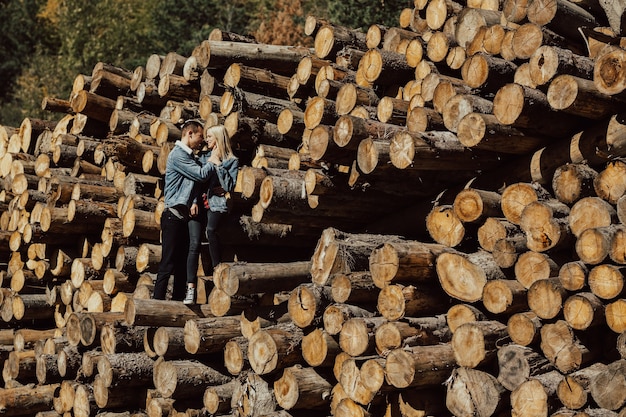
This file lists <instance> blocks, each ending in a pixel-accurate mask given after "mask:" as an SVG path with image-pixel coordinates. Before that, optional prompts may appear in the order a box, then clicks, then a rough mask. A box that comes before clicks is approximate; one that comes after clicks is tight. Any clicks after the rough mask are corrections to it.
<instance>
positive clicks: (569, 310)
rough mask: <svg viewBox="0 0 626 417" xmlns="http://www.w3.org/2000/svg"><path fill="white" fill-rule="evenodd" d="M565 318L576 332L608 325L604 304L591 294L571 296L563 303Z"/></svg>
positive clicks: (581, 293)
mask: <svg viewBox="0 0 626 417" xmlns="http://www.w3.org/2000/svg"><path fill="white" fill-rule="evenodd" d="M563 317H564V318H565V321H566V322H567V323H568V324H569V325H570V327H572V328H573V329H576V330H586V329H588V328H590V327H592V326H598V325H600V324H604V323H606V321H605V317H604V304H603V303H602V301H601V300H600V299H599V298H598V297H596V296H595V295H594V294H592V293H590V292H579V293H577V294H572V295H570V296H569V297H568V298H567V300H565V303H563Z"/></svg>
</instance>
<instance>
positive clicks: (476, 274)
mask: <svg viewBox="0 0 626 417" xmlns="http://www.w3.org/2000/svg"><path fill="white" fill-rule="evenodd" d="M436 268H437V275H438V277H439V283H440V284H441V287H442V288H443V290H444V291H445V292H446V293H447V294H448V295H450V296H451V297H453V298H456V299H457V300H460V301H464V302H470V303H471V302H474V301H478V300H480V298H481V297H482V293H483V288H484V286H485V284H486V283H487V281H488V280H492V279H497V278H504V274H503V273H502V271H501V270H500V269H499V268H498V267H497V266H496V265H495V263H494V261H493V256H492V255H491V254H490V253H488V252H485V251H479V252H476V253H474V254H470V255H464V254H461V253H442V254H441V255H439V256H438V257H437V265H436Z"/></svg>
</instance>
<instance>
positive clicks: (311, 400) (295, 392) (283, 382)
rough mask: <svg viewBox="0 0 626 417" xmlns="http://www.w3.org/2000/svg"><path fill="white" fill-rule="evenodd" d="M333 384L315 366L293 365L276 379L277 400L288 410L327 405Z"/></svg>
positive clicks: (316, 407) (317, 407)
mask: <svg viewBox="0 0 626 417" xmlns="http://www.w3.org/2000/svg"><path fill="white" fill-rule="evenodd" d="M331 388H332V386H331V384H330V383H329V382H328V381H327V380H326V379H324V378H323V377H322V376H321V375H319V374H318V373H317V372H315V370H314V369H313V368H303V367H301V366H297V365H296V366H292V367H289V368H286V369H285V370H284V371H283V374H282V376H281V377H280V378H279V379H277V380H276V381H274V392H275V393H276V402H277V403H278V405H280V406H281V407H283V408H284V409H286V410H292V409H319V408H322V407H327V406H328V403H329V397H330V392H331Z"/></svg>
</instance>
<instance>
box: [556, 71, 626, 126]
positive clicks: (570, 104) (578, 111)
mask: <svg viewBox="0 0 626 417" xmlns="http://www.w3.org/2000/svg"><path fill="white" fill-rule="evenodd" d="M547 98H548V103H549V104H550V106H551V107H552V108H553V109H555V110H560V111H563V112H565V113H568V114H573V115H576V116H580V117H584V118H587V119H592V120H601V119H604V118H606V117H608V116H611V115H612V114H613V113H614V110H613V109H614V108H615V106H619V103H620V101H618V100H617V99H612V98H611V97H609V98H607V96H606V94H604V93H601V92H599V91H598V90H597V88H596V87H595V85H594V83H593V81H591V80H588V79H585V78H581V77H576V76H574V75H568V74H561V75H559V76H557V77H555V78H554V79H553V80H552V81H551V82H550V87H548V93H547Z"/></svg>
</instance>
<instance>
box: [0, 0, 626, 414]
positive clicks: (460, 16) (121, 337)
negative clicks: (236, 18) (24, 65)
mask: <svg viewBox="0 0 626 417" xmlns="http://www.w3.org/2000/svg"><path fill="white" fill-rule="evenodd" d="M607 13H608V11H606V12H605V11H604V10H603V9H602V7H601V6H600V5H598V4H595V3H593V2H579V1H577V2H574V1H568V0H560V1H557V2H544V1H540V0H533V1H532V2H521V1H519V0H505V1H503V2H495V4H494V2H488V1H482V2H480V4H478V2H475V1H470V0H468V1H467V3H455V2H453V1H445V0H429V1H425V0H424V1H415V7H413V8H410V9H406V10H403V11H402V13H401V14H400V17H399V25H398V27H383V26H381V25H372V26H371V27H370V28H369V30H368V31H367V33H363V32H360V31H355V30H351V29H348V28H345V27H340V26H337V25H333V24H332V23H331V22H327V21H323V20H319V19H315V18H313V17H309V18H308V19H307V21H306V26H305V32H306V34H307V35H310V36H311V37H312V39H313V41H314V47H313V48H301V47H292V46H276V45H265V44H260V43H257V42H256V41H254V40H253V39H249V38H246V37H243V36H240V35H237V34H232V33H226V32H221V31H215V32H214V33H213V34H212V35H211V37H210V39H208V40H206V41H204V42H202V43H201V44H200V45H198V47H197V48H196V49H195V50H194V51H193V53H192V54H191V56H188V57H184V56H181V55H179V54H176V53H173V52H172V53H169V54H167V55H165V56H161V55H156V54H155V55H152V56H150V57H149V58H148V59H147V61H146V65H145V66H142V67H137V68H135V69H134V70H129V69H124V68H117V67H114V66H111V65H108V64H104V63H99V64H97V65H96V66H95V67H94V68H93V72H92V74H90V75H87V74H80V75H78V76H77V77H76V78H75V80H74V88H73V91H72V93H71V96H70V97H69V98H68V99H67V100H65V99H59V98H46V99H45V100H44V102H43V103H42V107H43V108H44V109H48V110H50V111H52V112H56V113H58V114H59V115H60V117H59V119H58V120H57V121H55V122H47V121H43V120H36V119H31V118H26V119H24V120H23V122H22V124H21V126H19V127H14V128H12V127H7V126H3V127H2V129H0V145H1V146H0V152H1V155H0V157H1V159H0V176H1V178H2V187H1V188H2V190H1V191H0V192H1V197H2V198H1V199H0V200H1V202H0V206H1V207H2V210H1V211H2V214H1V216H0V236H2V240H3V245H2V246H1V247H0V260H1V261H2V262H3V264H4V265H6V267H5V268H3V270H2V271H1V272H0V278H2V281H1V282H2V285H1V287H0V317H1V318H2V323H4V324H3V325H2V326H0V327H1V330H0V340H1V343H0V347H1V348H0V352H1V353H0V357H1V358H2V363H3V370H2V377H3V388H2V389H1V390H0V410H2V412H3V413H4V414H6V415H9V416H27V415H37V416H39V417H55V416H65V415H73V416H75V417H87V416H95V415H102V416H104V415H111V416H114V415H115V416H117V415H131V414H133V415H138V416H139V415H146V416H149V417H156V416H175V415H183V414H184V415H186V416H190V417H195V416H200V415H219V416H285V417H287V416H294V417H298V416H303V417H304V416H327V415H335V416H379V415H387V416H422V415H432V416H436V415H442V416H447V415H454V416H475V415H479V416H492V415H494V416H506V415H515V416H548V415H549V416H555V417H557V416H559V417H560V416H581V417H582V416H596V415H602V416H620V417H621V416H624V415H626V406H625V403H626V370H625V364H626V361H625V359H626V342H625V341H626V337H625V336H624V334H625V333H624V332H625V331H626V324H625V320H624V317H625V316H626V315H625V314H624V313H623V311H624V309H626V307H625V303H626V300H625V299H624V298H622V297H623V287H624V276H623V273H622V270H623V266H624V265H626V255H625V254H626V243H625V242H626V238H625V236H626V226H625V225H626V214H624V213H625V210H626V209H625V207H626V197H625V195H626V182H625V180H624V178H626V176H625V175H624V172H625V171H626V165H625V164H624V162H623V161H622V160H621V159H620V158H622V157H623V156H624V155H625V154H626V147H625V146H624V143H623V141H624V137H626V135H624V132H626V120H625V119H624V116H623V112H621V109H620V106H621V105H623V103H624V100H625V99H624V94H623V90H624V89H625V88H626V81H624V80H625V79H626V77H623V71H622V70H621V65H622V62H623V60H624V59H625V57H626V53H624V50H623V49H622V48H621V47H620V46H619V44H620V41H621V38H620V37H619V29H620V28H619V19H617V21H616V19H615V16H613V15H612V14H610V13H608V14H607ZM609 26H610V27H609ZM579 28H580V30H579ZM191 118H195V119H199V120H202V121H203V122H204V123H205V124H206V125H207V126H210V125H213V124H216V123H223V124H224V125H225V126H226V127H227V129H228V130H229V132H230V133H231V136H232V138H233V141H234V144H235V148H236V152H237V153H238V155H239V156H240V158H241V161H242V169H241V171H240V175H239V180H238V184H237V188H236V189H235V191H234V192H233V193H231V194H232V195H231V197H232V199H233V201H234V208H233V211H232V213H231V215H230V216H229V218H230V222H229V223H228V224H225V225H224V227H223V229H222V232H221V234H222V238H223V241H224V244H225V247H226V252H227V255H226V257H227V258H229V259H231V261H228V262H224V263H222V264H220V265H219V266H218V267H217V268H216V270H215V271H214V273H213V275H212V276H204V272H203V269H202V268H200V270H199V273H200V283H201V284H202V285H201V286H200V294H199V299H198V304H196V305H193V306H185V305H183V304H182V303H180V302H173V301H159V300H152V299H150V295H151V289H152V285H153V279H154V273H155V272H156V269H157V267H158V263H159V260H160V255H161V253H160V250H161V247H160V243H159V238H160V228H159V221H160V214H161V212H162V210H163V203H162V190H163V174H164V171H165V161H166V159H167V155H168V153H169V151H170V150H171V148H172V146H173V144H174V142H175V140H177V139H179V138H180V122H181V121H182V120H186V119H191ZM235 257H236V258H237V260H235Z"/></svg>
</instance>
